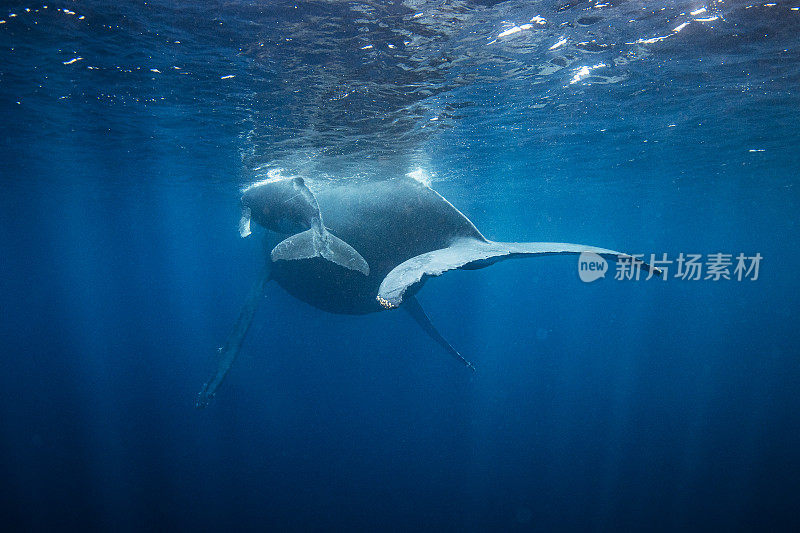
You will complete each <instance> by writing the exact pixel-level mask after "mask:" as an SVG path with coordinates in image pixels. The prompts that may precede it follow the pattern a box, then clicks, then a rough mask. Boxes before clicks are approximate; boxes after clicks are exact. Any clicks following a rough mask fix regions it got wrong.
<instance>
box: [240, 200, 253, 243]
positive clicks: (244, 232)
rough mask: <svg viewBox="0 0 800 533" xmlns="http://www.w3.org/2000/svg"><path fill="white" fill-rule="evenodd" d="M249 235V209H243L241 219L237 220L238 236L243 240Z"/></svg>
mask: <svg viewBox="0 0 800 533" xmlns="http://www.w3.org/2000/svg"><path fill="white" fill-rule="evenodd" d="M250 233H252V232H251V231H250V208H249V207H243V208H242V218H240V219H239V235H241V236H242V238H245V237H247V236H248V235H250Z"/></svg>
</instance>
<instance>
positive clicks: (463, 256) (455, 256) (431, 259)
mask: <svg viewBox="0 0 800 533" xmlns="http://www.w3.org/2000/svg"><path fill="white" fill-rule="evenodd" d="M583 252H592V253H595V254H597V255H599V256H602V257H605V258H608V259H611V260H614V261H619V260H629V261H633V262H635V263H636V264H638V265H639V266H640V267H641V268H643V269H644V270H646V271H652V272H653V273H654V274H656V275H658V276H660V275H661V270H660V269H658V268H655V267H652V266H650V265H648V264H647V263H645V262H643V261H641V260H639V259H636V258H635V257H633V256H631V255H628V254H624V253H622V252H615V251H614V250H607V249H605V248H597V247H595V246H586V245H583V244H570V243H565V242H492V241H480V240H477V239H473V238H462V239H458V240H456V241H455V242H453V244H451V245H450V246H448V247H447V248H442V249H440V250H434V251H432V252H427V253H424V254H421V255H418V256H416V257H412V258H411V259H408V260H407V261H404V262H403V263H400V264H399V265H397V266H396V267H395V268H394V269H393V270H392V271H391V272H389V274H387V275H386V277H385V278H384V280H383V281H382V282H381V286H380V288H379V289H378V296H377V300H378V302H379V303H380V304H381V305H382V306H383V307H385V308H387V309H391V308H393V307H397V306H399V305H400V303H401V302H402V301H403V295H404V294H405V292H406V291H407V290H408V288H409V287H411V286H413V285H415V284H417V283H420V282H421V281H423V279H424V278H425V277H430V276H438V275H440V274H442V273H444V272H447V271H448V270H454V269H456V268H463V267H466V268H469V267H481V266H487V265H489V264H492V263H495V262H497V261H501V260H503V259H510V258H514V257H525V256H536V255H558V254H580V253H583Z"/></svg>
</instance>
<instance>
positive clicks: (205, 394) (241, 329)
mask: <svg viewBox="0 0 800 533" xmlns="http://www.w3.org/2000/svg"><path fill="white" fill-rule="evenodd" d="M270 270H271V269H270V264H269V262H267V264H266V266H264V269H263V270H262V272H261V275H260V276H259V278H258V280H256V282H255V283H253V286H252V288H251V289H250V294H248V295H247V300H245V303H244V305H243V306H242V310H241V311H240V312H239V318H238V319H237V320H236V324H235V325H234V326H233V329H232V330H231V332H230V334H229V335H228V339H227V340H226V341H225V345H224V346H223V347H222V348H221V349H220V350H219V356H218V359H217V368H216V370H215V371H214V375H213V376H211V379H210V380H208V382H207V383H205V384H203V390H201V391H200V393H199V394H198V395H197V400H196V401H195V403H194V406H195V407H197V408H198V409H202V408H203V407H206V406H207V405H208V404H209V403H211V400H213V399H214V395H215V394H216V392H217V389H219V386H220V385H222V381H223V380H224V379H225V376H226V375H227V374H228V371H229V370H230V369H231V366H232V365H233V362H234V361H235V360H236V357H237V356H238V355H239V350H241V348H242V342H244V338H245V335H247V330H248V329H250V324H251V323H252V322H253V315H255V313H256V309H258V303H259V302H260V301H261V295H262V294H263V293H264V286H265V285H266V284H267V282H268V281H269V279H270Z"/></svg>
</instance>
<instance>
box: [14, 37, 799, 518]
mask: <svg viewBox="0 0 800 533" xmlns="http://www.w3.org/2000/svg"><path fill="white" fill-rule="evenodd" d="M795 35H796V34H795ZM794 44H795V45H796V43H794ZM763 46H764V47H763V48H757V49H756V50H755V51H752V50H749V51H747V52H746V54H745V57H746V58H749V59H750V60H752V64H750V65H751V67H752V65H753V64H755V65H757V64H760V62H761V60H762V58H763V57H765V56H768V55H769V54H767V53H766V51H767V50H769V49H770V48H769V46H771V45H769V44H767V45H763ZM780 48H781V50H782V49H783V45H782V46H781V47H780ZM715 53H716V52H715ZM737 57H739V56H737ZM775 61H777V60H775ZM668 64H670V65H672V68H675V69H681V68H686V67H685V66H683V67H681V66H675V65H674V64H673V63H668ZM775 65H776V63H770V64H768V65H767V64H765V65H763V68H764V70H765V71H766V72H767V74H765V76H766V78H765V79H767V78H768V79H769V80H771V83H772V84H771V85H769V86H767V87H766V88H765V87H764V86H761V87H760V88H759V89H758V90H754V91H752V95H751V93H741V92H739V91H738V89H737V90H733V89H732V87H734V86H735V85H736V84H734V83H733V82H731V79H730V78H729V77H726V76H734V75H736V76H738V75H740V74H736V73H727V74H719V76H721V78H719V79H716V78H715V79H714V80H711V81H713V82H715V83H720V84H721V86H722V89H720V90H719V91H718V92H717V93H716V94H717V98H706V99H702V100H696V99H693V98H692V97H691V95H684V93H682V91H684V90H685V89H686V87H687V86H694V84H695V80H694V79H692V80H691V81H690V82H688V84H687V85H684V84H683V82H682V81H680V80H681V78H680V77H679V76H664V77H662V78H658V71H655V73H654V74H652V75H653V76H654V79H653V80H650V81H649V82H648V83H649V84H650V85H651V86H654V87H657V89H656V90H654V91H653V92H652V93H651V94H650V95H649V96H647V97H645V98H646V99H645V100H644V102H645V103H646V104H647V105H643V104H642V101H639V105H638V106H637V105H636V104H635V103H625V101H624V100H621V99H620V98H619V92H622V93H623V94H626V91H627V92H630V93H633V92H634V89H636V88H635V87H629V86H623V87H621V88H619V89H614V88H613V86H606V85H594V86H590V87H587V88H586V94H585V95H584V96H583V97H582V101H583V102H584V104H585V105H584V107H582V108H581V109H582V111H581V113H578V114H574V115H572V114H568V111H569V109H572V110H573V111H574V109H575V108H574V107H573V108H569V109H568V110H566V111H564V110H562V111H559V110H552V111H550V112H548V114H546V115H542V116H541V117H539V118H541V120H542V123H543V124H544V126H542V128H541V129H536V128H532V129H533V130H534V133H531V132H530V130H529V131H528V133H519V134H515V133H513V130H511V131H512V133H509V131H510V130H507V129H504V128H494V129H493V128H492V127H488V128H487V127H486V125H485V122H484V117H482V116H481V115H480V114H477V115H474V116H472V117H471V118H470V117H467V118H464V119H463V120H462V121H461V122H460V123H459V125H458V127H457V128H454V129H451V130H444V131H443V132H441V133H440V134H439V135H438V136H435V137H432V138H430V139H429V140H428V141H426V144H425V149H426V151H427V153H428V154H429V155H430V161H429V163H428V168H427V170H428V171H429V172H430V173H432V174H434V175H435V177H436V179H435V180H434V187H435V188H436V189H437V190H438V191H439V192H441V193H442V194H443V195H444V196H445V197H447V198H448V199H449V200H450V201H451V202H453V203H454V204H455V205H456V206H457V207H459V208H460V209H462V210H463V211H464V212H465V214H467V215H468V216H469V217H470V218H471V219H472V220H473V221H474V222H475V224H476V225H477V226H478V227H479V228H480V229H481V230H482V231H483V232H484V233H485V234H486V235H487V236H488V237H490V238H495V239H501V240H559V241H568V242H582V243H587V244H593V245H598V246H604V247H608V248H613V249H622V250H626V251H630V252H634V253H647V254H649V253H651V252H652V253H656V254H660V253H663V252H666V253H668V254H669V255H670V257H672V258H674V257H676V256H677V254H678V253H680V252H683V253H702V254H708V253H714V252H726V253H732V254H738V253H739V252H744V253H745V254H746V255H753V254H755V253H756V252H759V253H761V255H762V256H763V257H764V260H763V263H762V265H761V273H760V278H759V279H758V280H757V281H742V282H737V281H719V282H710V281H681V280H677V279H668V280H666V281H661V280H650V281H649V282H644V281H639V282H621V281H615V280H612V279H605V280H601V281H598V282H596V283H593V284H584V283H581V282H580V281H579V279H578V277H577V275H576V273H577V268H576V261H575V259H574V258H567V257H550V258H540V259H535V260H526V261H507V262H504V263H500V264H497V265H495V266H492V267H491V268H488V269H484V270H479V271H469V272H460V271H458V272H453V273H448V274H447V275H445V276H443V277H441V278H437V279H434V280H431V281H429V282H428V284H427V285H426V286H425V288H424V289H423V290H422V292H421V293H420V295H419V298H420V301H421V303H422V305H423V306H424V307H425V309H426V310H427V311H428V314H429V315H430V316H431V318H432V320H433V321H434V323H435V324H436V325H437V327H438V328H439V330H440V331H441V332H442V334H443V335H445V336H446V337H447V338H448V339H449V340H450V341H451V342H452V343H453V344H454V345H455V346H456V347H457V348H458V349H459V350H460V351H461V352H462V353H463V354H465V356H466V357H467V358H469V359H470V360H472V361H473V362H474V363H475V365H476V367H477V369H478V371H477V372H476V373H475V374H474V375H469V374H468V373H467V372H466V371H465V370H464V369H463V368H461V367H460V366H459V365H457V364H456V363H454V362H453V361H452V360H451V359H450V358H449V356H447V355H446V354H445V353H443V352H442V351H441V350H440V349H439V348H438V347H437V346H436V345H435V344H434V343H433V342H432V341H431V340H429V339H428V338H426V337H425V336H424V334H423V333H422V332H421V331H420V330H419V329H418V326H417V325H416V324H414V322H413V321H412V320H411V319H410V318H409V317H407V316H406V315H405V314H404V313H403V312H402V311H394V312H384V313H379V314H375V315H370V316H365V317H348V316H337V315H329V314H325V313H322V312H320V311H317V310H315V309H312V308H310V307H308V306H306V305H305V304H302V303H300V302H298V301H296V300H293V299H292V298H290V297H289V296H288V295H286V294H285V293H283V292H282V291H281V290H280V289H279V288H278V287H277V286H274V285H272V286H269V287H268V289H267V291H266V293H265V298H264V301H263V302H262V305H261V307H260V309H259V311H258V313H257V315H256V318H255V321H254V324H253V327H252V329H251V331H250V335H249V337H248V339H247V341H246V344H245V346H244V349H243V351H242V356H241V358H240V359H239V360H238V361H237V363H236V366H235V367H234V369H233V370H232V372H231V374H230V376H229V378H228V379H227V381H226V383H225V384H224V386H223V387H222V389H221V391H220V394H219V397H218V399H217V401H216V402H215V403H214V404H213V405H212V406H211V407H209V408H208V409H206V410H203V411H196V410H194V409H193V407H192V405H193V400H194V397H195V395H196V393H197V392H198V391H199V390H200V386H201V384H202V383H203V382H204V381H205V380H206V379H207V378H208V376H209V373H210V372H211V370H212V368H213V357H214V348H215V347H216V346H219V345H220V344H221V343H222V342H223V341H224V339H225V336H226V334H227V333H228V329H229V328H230V327H231V325H232V323H233V321H234V320H235V318H236V316H237V313H238V309H239V306H240V305H241V303H242V302H243V300H244V298H245V296H246V294H247V292H248V289H249V286H250V284H251V283H252V281H253V280H254V278H255V276H256V275H257V273H258V271H259V268H260V261H262V257H263V251H262V250H261V246H260V244H259V242H258V240H257V239H247V240H241V239H239V237H238V235H237V232H236V222H237V220H238V217H239V209H238V205H237V199H238V188H239V185H240V184H242V183H244V182H246V181H247V180H249V179H251V178H252V176H251V175H250V174H249V172H248V171H247V170H246V169H243V168H242V160H241V157H240V151H241V150H243V149H244V148H243V146H242V145H243V144H244V143H245V142H246V141H245V140H243V139H242V137H241V135H240V133H241V131H240V129H241V128H239V127H238V126H237V124H239V123H238V122H237V117H238V113H239V111H235V110H230V109H223V110H222V112H221V114H220V116H219V119H216V118H215V117H216V115H209V114H208V113H206V114H205V115H204V118H203V121H204V122H203V124H204V127H203V128H198V127H197V124H196V123H193V122H192V120H189V119H187V120H186V121H181V120H177V121H176V123H174V124H173V123H171V122H170V126H169V127H168V128H165V126H164V125H165V120H166V119H164V116H163V115H162V114H160V111H159V112H158V113H155V114H154V111H153V110H152V109H148V108H136V107H135V106H131V107H128V108H126V109H125V113H124V122H122V123H121V122H120V116H119V115H114V114H111V115H105V114H104V113H102V112H100V111H102V109H100V111H98V114H97V115H96V116H92V115H88V116H87V114H86V111H87V106H89V105H90V104H88V103H85V102H84V103H82V104H75V105H73V106H62V107H58V106H59V105H60V104H58V102H51V103H49V104H46V103H43V104H41V106H34V105H28V106H26V105H25V102H24V100H23V103H21V104H16V100H14V98H12V97H13V96H15V95H14V94H13V93H14V91H13V89H14V87H15V86H14V85H13V83H19V82H18V81H14V80H13V79H11V78H9V76H13V73H12V74H8V73H6V78H5V79H6V80H7V81H6V85H5V86H4V91H5V92H4V93H3V101H2V105H3V108H2V115H3V120H4V123H3V124H4V125H3V135H2V145H0V149H1V152H0V153H2V168H1V169H0V176H1V177H2V184H1V185H2V190H1V191H0V261H1V263H0V264H1V268H2V273H1V275H0V298H1V299H2V300H1V301H0V304H1V305H2V307H0V309H2V320H0V341H2V343H1V344H0V346H2V351H0V353H1V354H2V364H3V371H2V372H0V420H1V421H2V427H1V428H0V472H1V473H2V477H3V480H2V483H0V506H2V514H3V522H4V524H5V525H6V526H7V527H11V528H13V529H32V530H52V529H54V528H60V529H67V528H76V527H81V528H83V529H114V530H141V529H181V530H184V529H199V530H210V529H216V530H220V529H265V528H268V527H271V528H281V529H323V530H332V529H340V528H349V529H373V530H374V529H378V528H380V529H390V530H397V529H426V530H472V531H483V530H514V529H519V530H524V529H539V530H553V529H557V530H586V529H601V530H607V529H613V530H619V529H623V530H631V529H647V530H687V529H689V530H706V529H714V530H748V529H756V528H758V529H769V528H773V529H780V530H790V529H792V528H793V527H797V526H798V525H800V524H799V523H798V522H800V520H798V518H797V513H796V509H797V506H798V504H800V501H799V500H800V456H799V455H798V451H797V450H798V449H800V400H799V399H798V390H800V389H798V385H800V363H799V362H798V353H799V351H800V350H799V349H800V335H799V334H798V331H797V326H796V322H795V321H796V315H797V309H798V305H799V304H800V297H799V294H800V293H799V292H798V282H797V279H798V278H797V272H798V268H797V267H798V259H800V253H799V252H798V249H797V237H798V235H797V234H798V228H797V223H798V220H797V212H798V208H799V207H800V195H798V191H797V178H798V170H797V169H798V164H799V162H800V161H799V158H798V155H797V154H798V152H797V146H798V144H797V143H798V140H800V135H799V133H800V132H798V127H797V118H798V116H797V111H796V109H798V108H797V107H796V106H795V104H797V101H798V99H797V96H796V85H792V83H793V80H794V81H796V78H797V75H796V72H797V71H796V68H795V66H793V65H794V64H792V66H791V67H790V66H786V67H785V69H784V70H781V68H780V67H779V66H775ZM58 66H59V67H60V66H61V65H60V64H59V65H58ZM751 67H748V68H751ZM793 69H794V70H793ZM692 72H695V73H696V72H698V71H694V70H691V69H687V70H686V78H691V77H692V76H691V75H690V73H692ZM787 73H788V74H787ZM9 79H11V81H8V80H9ZM742 79H744V78H742ZM68 81H69V80H64V83H68ZM72 81H73V82H74V80H72ZM706 81H707V82H708V83H709V84H711V81H709V80H706ZM631 83H634V82H631ZM512 85H513V81H512ZM736 87H738V85H736ZM512 89H513V87H511V88H510V93H509V94H510V95H511V96H507V98H509V99H510V98H517V97H518V98H522V97H523V96H524V95H521V94H520V95H517V96H514V93H513V90H512ZM155 90H156V92H158V89H157V88H156V89H155ZM461 90H462V91H463V90H464V89H461ZM637 90H638V89H637ZM615 91H619V92H615ZM482 94H483V93H482V89H481V88H480V87H478V88H475V89H474V90H473V94H472V96H473V97H480V96H481V95H482ZM723 94H727V95H728V97H727V98H723V97H721V96H720V95H723ZM765 95H766V96H765ZM483 96H485V97H486V99H487V102H488V100H490V99H491V98H494V96H490V95H488V94H483ZM97 105H99V106H100V105H101V104H97ZM196 105H197V107H198V109H200V110H201V111H202V110H205V111H208V109H206V108H205V107H204V106H203V105H202V104H196ZM484 105H487V106H489V105H490V104H489V103H485V104H484ZM498 105H499V104H498ZM48 106H52V107H48ZM89 109H91V107H89ZM559 113H561V115H559ZM176 114H177V115H180V112H179V111H176ZM209 117H210V118H209ZM621 117H623V118H627V121H622V120H620V118H621ZM698 117H700V120H699V121H698V120H697V118H698ZM506 119H508V120H511V119H510V118H509V117H506ZM426 120H427V119H426ZM501 122H502V121H501ZM512 122H513V121H512ZM558 124H561V125H563V126H564V127H559V126H557V125H558ZM670 124H677V125H676V127H673V128H670V127H668V126H669V125H670ZM239 125H240V124H239ZM526 127H530V125H527V126H526ZM548 128H552V129H548ZM609 128H610V129H609ZM566 130H568V131H569V133H565V131H566ZM601 130H605V131H601ZM644 140H648V141H649V142H648V143H644V142H643V141H644ZM654 141H655V142H654ZM750 149H765V150H766V151H764V152H750V151H749V150H750Z"/></svg>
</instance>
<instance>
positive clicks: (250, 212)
mask: <svg viewBox="0 0 800 533" xmlns="http://www.w3.org/2000/svg"><path fill="white" fill-rule="evenodd" d="M305 190H308V189H307V188H306V186H305V183H304V182H303V178H270V179H267V180H264V181H259V182H257V183H254V184H253V185H250V186H249V187H247V188H246V189H244V191H243V192H242V198H241V201H240V203H241V206H242V218H241V220H240V221H239V234H240V235H241V236H242V237H247V236H248V235H250V221H251V220H254V221H255V222H256V223H257V224H258V225H259V226H262V227H264V228H266V229H268V230H271V231H275V232H277V233H297V232H300V231H304V230H306V229H308V227H309V224H310V218H311V217H312V216H313V215H314V214H315V213H316V211H317V208H316V205H314V206H311V205H309V201H308V199H307V198H306V197H305V196H304V194H303V192H304V191H305Z"/></svg>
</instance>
